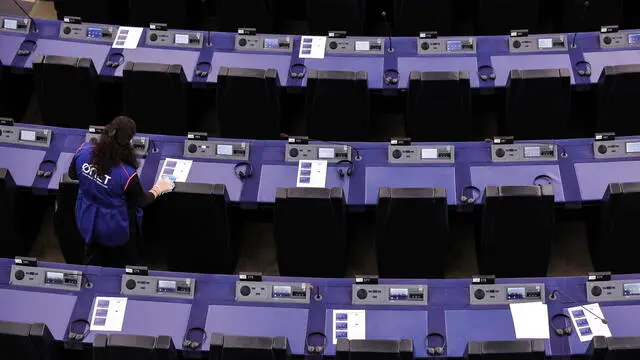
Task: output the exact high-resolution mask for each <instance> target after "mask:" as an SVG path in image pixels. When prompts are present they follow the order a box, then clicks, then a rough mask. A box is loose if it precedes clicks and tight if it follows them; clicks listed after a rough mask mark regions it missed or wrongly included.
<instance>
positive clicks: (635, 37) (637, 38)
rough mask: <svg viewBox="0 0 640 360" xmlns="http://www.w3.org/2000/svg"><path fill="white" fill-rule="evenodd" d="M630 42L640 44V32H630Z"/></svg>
mask: <svg viewBox="0 0 640 360" xmlns="http://www.w3.org/2000/svg"><path fill="white" fill-rule="evenodd" d="M629 44H640V34H629Z"/></svg>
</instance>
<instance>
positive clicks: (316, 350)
mask: <svg viewBox="0 0 640 360" xmlns="http://www.w3.org/2000/svg"><path fill="white" fill-rule="evenodd" d="M314 336H319V337H321V338H322V345H311V344H310V343H309V339H311V338H312V337H314ZM304 345H305V348H306V349H307V352H308V353H310V354H322V353H323V352H324V348H325V346H327V335H325V334H324V333H323V332H322V331H312V332H310V333H308V334H307V337H306V338H305V340H304Z"/></svg>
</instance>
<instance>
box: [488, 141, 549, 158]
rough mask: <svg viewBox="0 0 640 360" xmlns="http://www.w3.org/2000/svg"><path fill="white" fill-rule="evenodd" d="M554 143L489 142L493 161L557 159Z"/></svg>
mask: <svg viewBox="0 0 640 360" xmlns="http://www.w3.org/2000/svg"><path fill="white" fill-rule="evenodd" d="M557 160H558V153H557V149H556V145H555V144H533V143H527V144H491V161H493V162H528V161H557Z"/></svg>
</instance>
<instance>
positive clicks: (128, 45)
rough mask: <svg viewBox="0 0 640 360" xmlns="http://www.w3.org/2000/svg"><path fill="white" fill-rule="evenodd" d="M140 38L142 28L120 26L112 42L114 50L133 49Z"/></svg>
mask: <svg viewBox="0 0 640 360" xmlns="http://www.w3.org/2000/svg"><path fill="white" fill-rule="evenodd" d="M141 36H142V28H139V27H129V26H120V28H118V34H117V35H116V38H115V40H113V46H112V47H113V48H114V49H135V48H137V47H138V42H139V41H140V37H141Z"/></svg>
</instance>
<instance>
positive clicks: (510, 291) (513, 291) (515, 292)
mask: <svg viewBox="0 0 640 360" xmlns="http://www.w3.org/2000/svg"><path fill="white" fill-rule="evenodd" d="M526 297H527V292H526V291H525V289H524V288H523V287H517V288H507V300H520V299H524V298H526Z"/></svg>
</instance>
